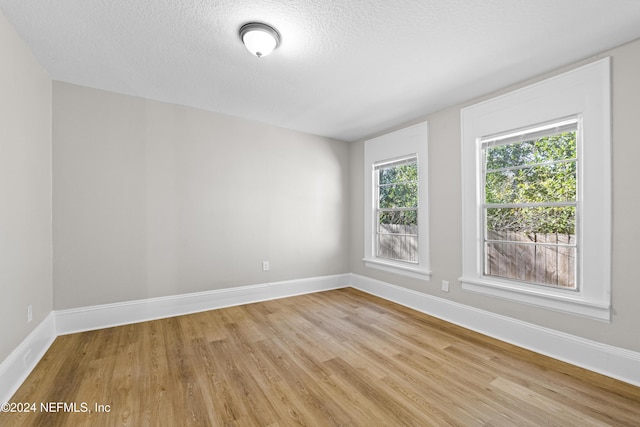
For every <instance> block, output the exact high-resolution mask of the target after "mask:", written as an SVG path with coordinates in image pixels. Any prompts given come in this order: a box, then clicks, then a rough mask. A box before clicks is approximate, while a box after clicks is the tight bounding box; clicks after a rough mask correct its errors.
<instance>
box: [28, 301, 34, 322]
mask: <svg viewBox="0 0 640 427" xmlns="http://www.w3.org/2000/svg"><path fill="white" fill-rule="evenodd" d="M32 320H33V306H32V305H30V306H28V307H27V323H31V321H32Z"/></svg>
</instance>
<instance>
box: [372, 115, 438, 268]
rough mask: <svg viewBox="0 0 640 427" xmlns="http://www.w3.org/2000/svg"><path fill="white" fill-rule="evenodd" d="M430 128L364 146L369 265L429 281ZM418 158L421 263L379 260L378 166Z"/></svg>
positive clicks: (384, 137)
mask: <svg viewBox="0 0 640 427" xmlns="http://www.w3.org/2000/svg"><path fill="white" fill-rule="evenodd" d="M427 136H428V129H427V123H426V122H423V123H419V124H417V125H414V126H410V127H407V128H404V129H401V130H398V131H395V132H391V133H389V134H386V135H382V136H379V137H377V138H373V139H370V140H367V141H365V145H364V188H365V193H364V252H365V253H364V258H363V261H364V263H365V266H367V267H371V268H376V269H380V270H384V271H387V272H391V273H396V274H401V275H405V276H409V277H414V278H418V279H423V280H429V279H430V277H431V271H430V266H429V260H430V258H429V215H428V207H429V204H428V198H427V196H428V194H429V193H428V179H427V178H428V160H429V159H428V147H427ZM410 156H417V158H418V262H417V263H408V262H402V261H394V260H390V259H386V258H378V257H376V252H375V239H374V235H375V226H376V224H375V220H374V218H375V215H374V209H375V206H374V203H375V200H376V197H375V194H374V193H375V191H376V188H375V185H374V173H375V167H374V164H376V163H379V162H382V161H386V160H391V159H397V158H402V157H410Z"/></svg>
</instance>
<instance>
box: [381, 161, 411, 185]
mask: <svg viewBox="0 0 640 427" xmlns="http://www.w3.org/2000/svg"><path fill="white" fill-rule="evenodd" d="M377 170H378V178H379V184H380V185H385V184H398V183H401V182H417V181H418V162H417V161H415V160H414V161H413V162H411V163H408V164H402V165H396V166H379V167H377Z"/></svg>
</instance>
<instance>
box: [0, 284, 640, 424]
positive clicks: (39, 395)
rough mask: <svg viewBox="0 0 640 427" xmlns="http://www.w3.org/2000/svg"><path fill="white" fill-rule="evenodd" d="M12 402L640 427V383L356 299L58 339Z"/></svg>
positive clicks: (324, 299) (116, 410) (95, 417)
mask: <svg viewBox="0 0 640 427" xmlns="http://www.w3.org/2000/svg"><path fill="white" fill-rule="evenodd" d="M12 402H13V403H16V404H17V403H21V402H26V403H29V404H31V403H35V404H36V406H37V407H36V408H35V409H36V412H32V413H9V414H8V413H3V414H0V425H2V426H6V425H9V426H10V425H24V426H74V427H76V426H121V425H122V426H192V425H193V426H199V425H202V426H295V425H306V426H332V425H352V426H385V425H388V426H405V425H406V426H440V425H456V426H474V425H491V426H514V425H517V426H529V425H530V426H539V425H556V426H563V427H566V426H591V425H611V426H625V425H626V426H638V425H640V388H638V387H634V386H631V385H629V384H625V383H622V382H619V381H616V380H613V379H611V378H607V377H604V376H601V375H598V374H595V373H592V372H588V371H585V370H582V369H580V368H576V367H574V366H571V365H568V364H565V363H562V362H558V361H555V360H552V359H549V358H547V357H544V356H540V355H537V354H534V353H531V352H529V351H526V350H523V349H520V348H517V347H514V346H511V345H508V344H505V343H503V342H500V341H497V340H494V339H491V338H487V337H485V336H482V335H480V334H477V333H474V332H471V331H468V330H465V329H462V328H459V327H456V326H454V325H451V324H449V323H446V322H443V321H440V320H437V319H435V318H433V317H430V316H427V315H424V314H422V313H418V312H416V311H413V310H410V309H407V308H405V307H402V306H399V305H396V304H393V303H390V302H388V301H385V300H382V299H379V298H376V297H373V296H370V295H367V294H365V293H362V292H359V291H357V290H354V289H341V290H336V291H329V292H322V293H317V294H311V295H303V296H297V297H292V298H286V299H281V300H275V301H268V302H262V303H257V304H249V305H245V306H240V307H232V308H226V309H221V310H214V311H209V312H205V313H199V314H192V315H188V316H180V317H174V318H170V319H163V320H157V321H152V322H145V323H139V324H135V325H128V326H121V327H117V328H109V329H103V330H98V331H92V332H84V333H79V334H73V335H66V336H61V337H58V338H57V339H56V341H55V342H54V343H53V345H52V346H51V348H50V349H49V351H48V352H47V354H46V355H45V357H44V358H43V359H42V360H41V362H40V363H39V364H38V366H37V367H36V368H35V370H34V371H33V372H32V374H31V375H30V376H29V378H28V379H27V380H26V381H25V383H24V384H23V385H22V387H21V388H20V389H19V390H18V391H17V393H16V394H15V396H14V397H13V399H12ZM47 402H49V403H47ZM56 402H62V403H61V404H58V403H56ZM64 403H66V404H67V407H66V408H65V407H64ZM41 404H44V405H45V407H46V408H45V409H49V410H50V409H51V408H53V409H54V410H58V411H59V412H47V411H45V410H43V408H42V407H41V406H40V405H41ZM73 404H75V410H76V411H78V412H73V411H72V410H73V409H74V407H73V406H72V405H73ZM96 404H98V405H103V406H102V407H98V409H102V412H99V411H96V406H95V405H96ZM47 405H48V406H47ZM85 409H87V410H91V412H82V411H83V410H85ZM107 410H108V412H107Z"/></svg>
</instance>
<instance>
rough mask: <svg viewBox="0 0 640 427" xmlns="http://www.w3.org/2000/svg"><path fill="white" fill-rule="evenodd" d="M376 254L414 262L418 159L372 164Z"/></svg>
mask: <svg viewBox="0 0 640 427" xmlns="http://www.w3.org/2000/svg"><path fill="white" fill-rule="evenodd" d="M374 171H375V173H374V179H375V188H376V208H375V210H376V212H375V217H376V232H375V233H376V257H378V258H385V259H390V260H394V261H401V262H408V263H413V264H417V263H418V261H419V256H418V238H419V235H418V159H417V157H415V156H413V157H409V158H403V159H398V160H393V161H385V162H379V163H376V164H375V165H374Z"/></svg>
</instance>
